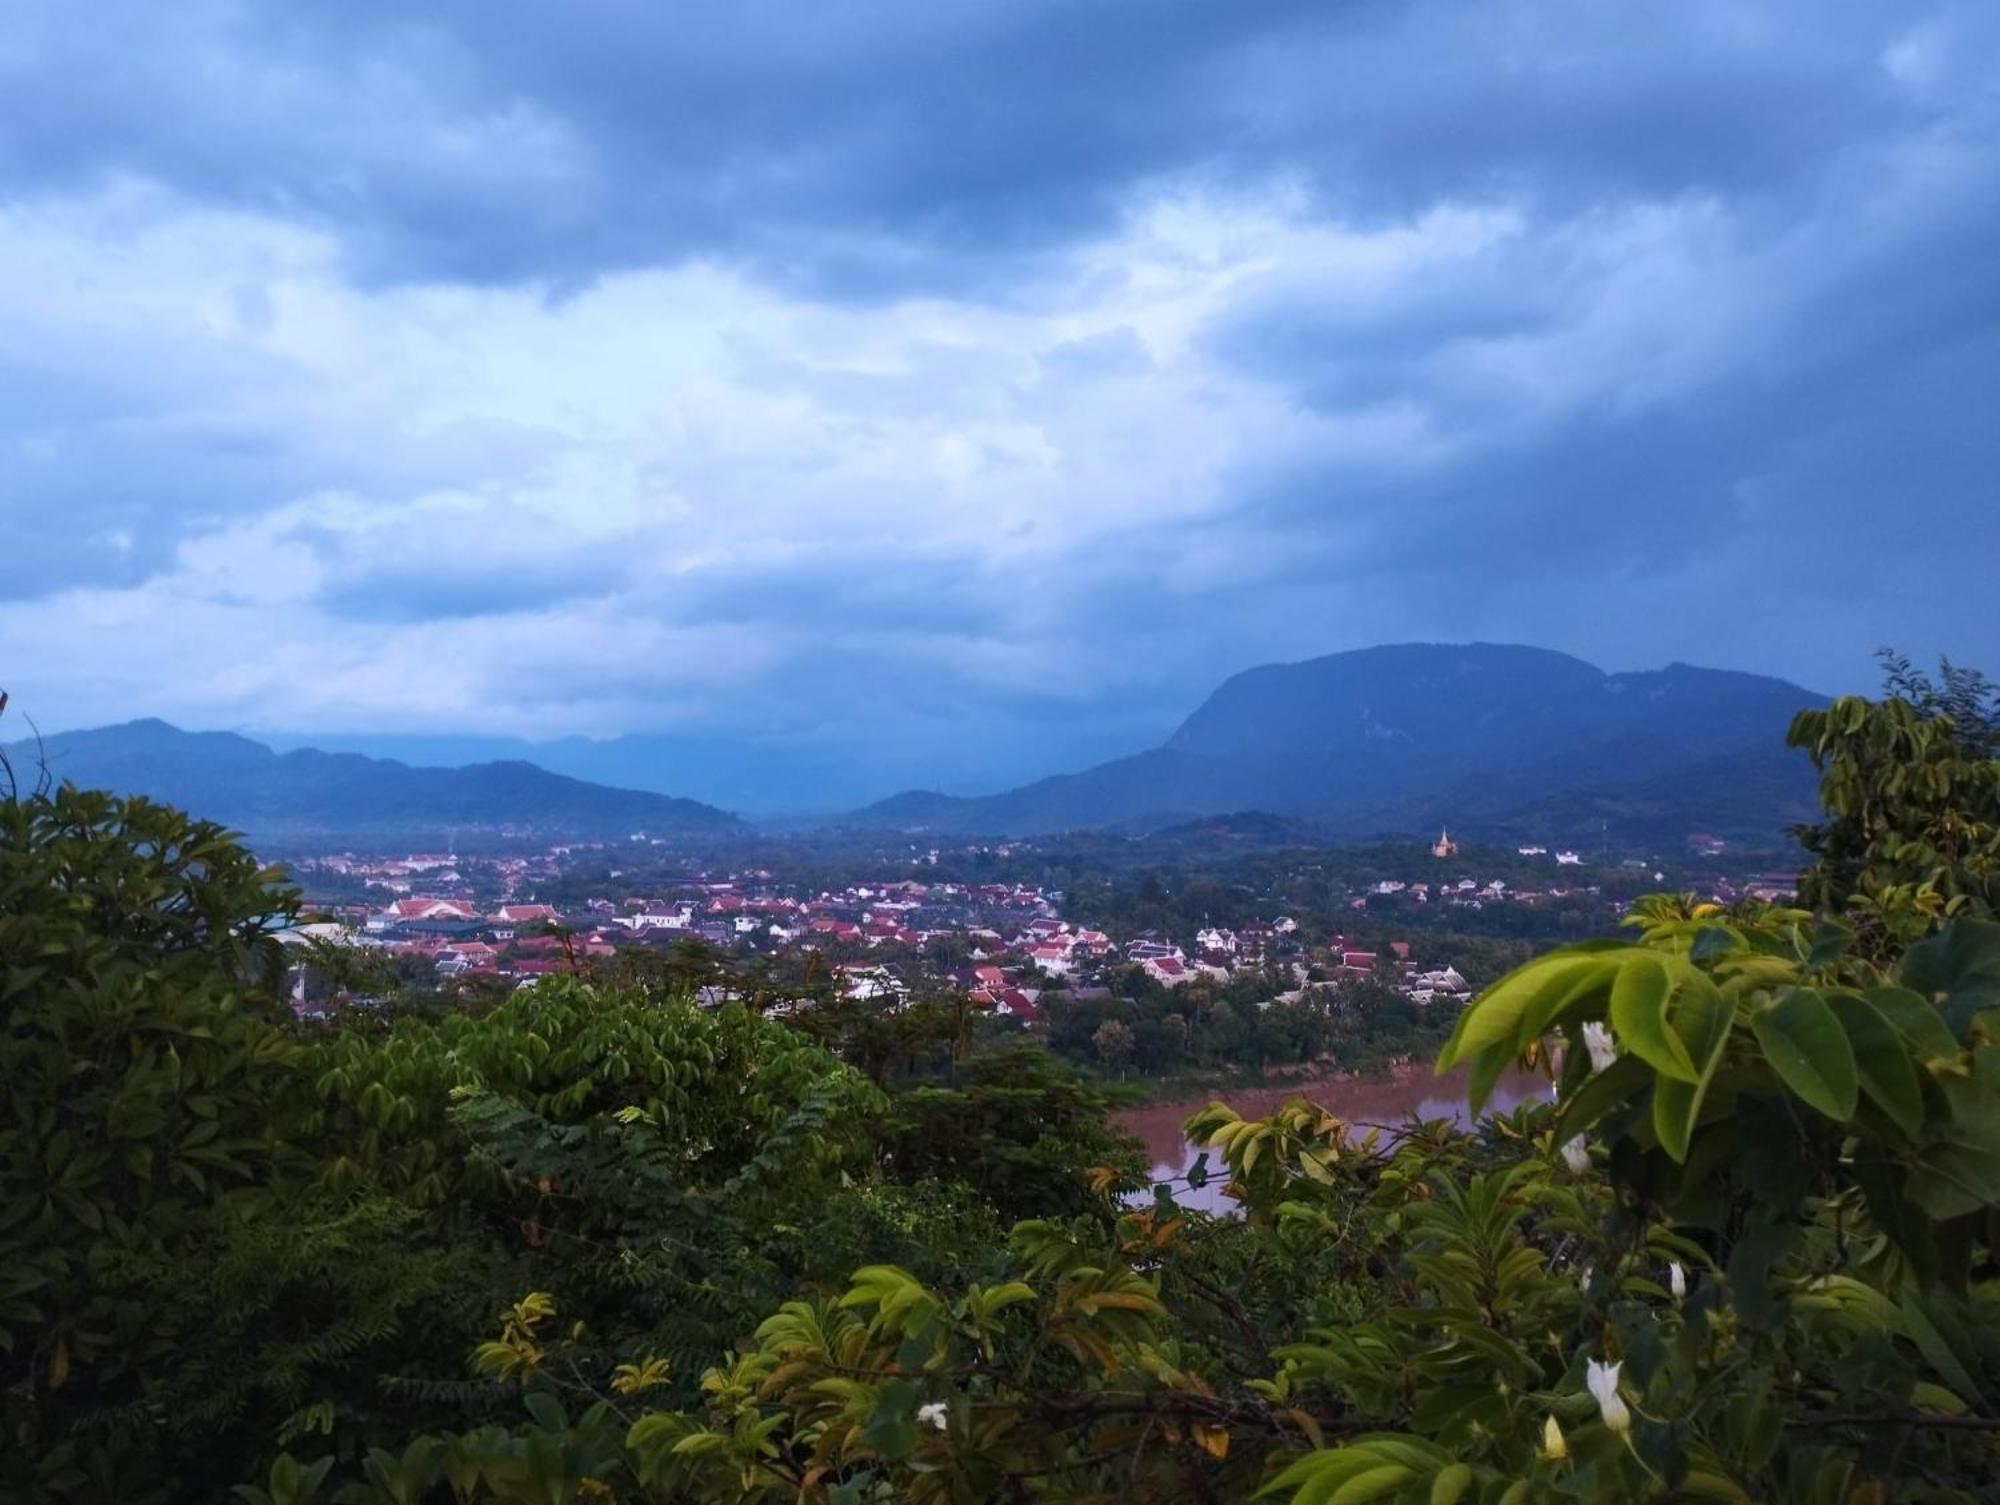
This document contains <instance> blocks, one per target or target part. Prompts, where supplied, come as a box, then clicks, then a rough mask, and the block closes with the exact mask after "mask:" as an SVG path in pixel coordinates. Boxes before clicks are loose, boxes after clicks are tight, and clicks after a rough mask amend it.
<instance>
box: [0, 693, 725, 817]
mask: <svg viewBox="0 0 2000 1505" xmlns="http://www.w3.org/2000/svg"><path fill="white" fill-rule="evenodd" d="M8 751H9V754H10V755H11V756H12V758H13V760H14V763H15V766H16V768H17V769H20V770H25V769H27V768H28V767H30V766H32V761H33V759H34V757H35V756H36V749H35V747H34V745H33V744H32V743H15V744H14V745H13V746H12V747H11V748H9V749H8ZM41 752H42V755H44V756H46V758H47V760H48V765H49V769H50V772H51V773H53V774H54V775H55V777H56V778H58V779H67V780H69V781H70V782H71V783H74V784H77V785H80V786H83V787H86V788H99V789H111V790H115V791H117V792H118V793H121V794H144V795H149V796H151V797H152V798H154V799H158V800H162V801H165V802H167V803H169V804H173V805H178V806H180V807H181V808H182V809H185V810H187V811H189V812H190V813H191V814H194V815H198V816H201V817H203V818H205V819H208V820H214V821H218V822H220V823H221V824H223V825H226V826H230V827H232V828H234V829H236V830H239V831H243V832H245V833H246V834H248V835H249V836H250V837H251V838H252V839H254V840H258V841H262V842H285V841H298V840H305V839H326V840H339V841H355V840H366V839H371V838H380V839H384V840H388V839H395V840H402V841H415V842H424V843H429V842H442V841H445V840H470V841H477V840H479V839H480V838H481V837H494V836H502V835H507V836H514V835H536V836H547V837H550V838H556V839H560V838H564V837H568V838H575V839H606V838H622V837H626V836H629V835H631V834H632V833H634V832H640V831H643V832H645V833H646V834H647V835H649V836H673V837H679V838H685V837H727V836H735V835H741V834H743V833H744V832H746V831H747V830H748V829H749V828H748V827H747V826H745V825H744V823H743V822H742V821H740V820H738V819H737V818H736V817H735V816H733V815H731V814H729V813H728V812H726V811H723V810H718V809H716V808H715V807H714V806H712V805H704V804H700V803H697V802H696V801H694V800H685V799H676V798H674V797H673V796H671V795H664V794H649V793H644V792H641V791H639V790H633V789H611V788H607V787H605V786H604V785H602V784H589V783H585V782H583V781H582V780H580V779H572V778H565V777H564V776H563V775H561V774H555V773H550V772H548V771H547V770H546V769H542V768H537V767H536V766H535V765H534V764H532V763H523V762H517V761H507V762H496V763H479V764H474V765H472V766H470V767H465V768H412V767H410V766H409V765H407V764H404V763H398V762H395V761H394V760H392V759H387V758H367V757H362V756H360V755H359V754H356V753H327V752H320V751H317V750H315V749H312V748H301V749H298V750H296V751H293V752H287V753H278V752H273V751H272V750H271V749H270V748H268V747H266V746H264V744H263V743H261V742H253V741H251V740H250V739H249V738H247V737H239V736H237V735H236V734H235V733H233V732H185V731H182V730H180V729H179V728H178V727H174V726H170V725H168V724H167V723H166V722H164V721H153V720H148V721H131V722H127V723H125V724H124V725H122V726H106V727H98V728H96V729H94V730H90V731H76V732H63V733H59V734H58V735H55V736H52V737H49V738H47V739H46V740H45V741H44V743H43V745H42V749H41Z"/></svg>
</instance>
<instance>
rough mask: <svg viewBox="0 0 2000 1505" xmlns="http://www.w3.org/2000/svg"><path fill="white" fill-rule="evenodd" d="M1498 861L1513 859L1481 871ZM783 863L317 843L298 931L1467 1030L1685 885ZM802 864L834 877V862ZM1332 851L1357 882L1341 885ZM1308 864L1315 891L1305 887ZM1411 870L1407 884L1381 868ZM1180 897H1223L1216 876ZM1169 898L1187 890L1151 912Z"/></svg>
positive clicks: (520, 969) (920, 860) (1011, 851)
mask: <svg viewBox="0 0 2000 1505" xmlns="http://www.w3.org/2000/svg"><path fill="white" fill-rule="evenodd" d="M1708 855H1712V854H1708ZM814 856H815V857H817V856H818V854H814ZM1308 857H1310V858H1311V859H1312V860H1311V861H1310V862H1308V861H1306V858H1308ZM1058 858H1059V859H1060V860H1059V861H1058ZM1481 859H1485V860H1488V861H1490V862H1492V863H1493V864H1495V865H1496V866H1497V867H1498V868H1500V869H1502V870H1503V871H1501V872H1499V873H1497V874H1496V875H1494V876H1487V875H1486V874H1485V873H1483V872H1479V871H1469V872H1468V871H1465V869H1467V867H1468V865H1470V866H1471V867H1472V868H1474V869H1476V868H1477V867H1478V866H1479V863H1480V861H1481ZM783 862H784V859H783V857H782V856H778V857H774V856H773V855H772V854H771V853H769V852H760V853H759V854H758V856H757V859H756V860H755V862H754V863H742V864H728V863H716V862H713V861H709V860H697V859H695V858H691V857H678V856H676V855H674V854H673V853H672V851H671V850H670V849H668V848H667V847H666V844H664V843H660V842H656V841H654V840H652V839H649V838H646V837H644V836H635V837H633V838H632V839H631V841H630V842H628V843H627V844H625V845H624V846H623V847H621V846H618V845H615V844H595V845H575V844H572V845H560V846H554V847H550V848H547V849H545V850H541V851H537V852H532V853H520V854H513V855H502V856H493V855H490V854H482V855H478V856H472V855H465V856H461V855H456V854H451V853H428V854H423V853H417V854H401V855H394V856H384V855H372V856H371V855H359V854H355V853H337V854H318V855H311V856H304V857H301V858H299V859H298V860H296V861H295V862H294V863H293V864H292V865H291V867H292V872H293V875H294V877H295V879H296V880H297V881H299V882H300V883H302V885H303V886H304V889H305V892H306V895H307V898H308V901H309V902H310V903H312V904H313V906H314V907H315V910H316V912H317V915H318V916H319V918H318V919H317V920H316V922H315V923H312V924H309V925H306V926H303V927H301V928H300V930H299V931H297V932H295V933H294V934H293V935H292V936H291V939H293V940H296V941H301V942H314V943H318V944H319V945H321V946H332V947H337V948H345V949H349V950H353V951H358V952H365V953H371V954H373V955H375V956H377V957H380V958H382V959H384V960H387V961H390V962H392V963H393V964H394V970H395V974H396V976H397V977H398V978H400V979H401V981H402V982H403V983H404V984H406V985H411V986H415V987H419V988H431V989H440V988H441V989H452V988H461V989H465V988H476V989H483V990H487V991H498V990H506V989H511V988H519V987H524V986H528V985H531V984H532V983H534V982H535V981H536V980H538V979H540V978H543V977H547V976H551V975H556V974H561V973H565V972H588V971H593V970H606V971H608V970H614V969H615V968H616V967H617V966H618V964H619V963H620V962H621V961H624V962H632V961H635V960H643V959H645V958H648V957H652V958H662V957H669V956H671V957H678V958H681V959H683V960H689V959H699V960H703V961H705V962H706V964H707V969H706V970H705V971H700V972H698V973H697V974H695V975H698V976H700V977H702V978H706V979H709V980H708V981H707V982H706V983H705V984H704V986H703V989H702V996H703V997H704V998H706V999H708V1000H710V1001H713V1000H716V999H719V998H721V997H724V996H727V994H728V993H729V992H730V991H731V990H730V987H729V984H728V979H729V978H730V977H731V976H741V975H744V974H745V972H746V971H748V972H754V974H755V975H756V976H758V977H759V978H760V979H762V980H763V982H764V984H765V985H766V989H767V997H770V998H773V999H774V1000H775V1001H774V1002H772V1003H771V1004H770V1006H771V1007H773V1008H775V1009H776V1010H778V1011H781V1012H788V1011H795V1010H797V1009H799V1008H802V1007H805V1006H808V1001H809V999H810V998H812V997H815V996H817V997H827V996H832V997H837V998H842V999H846V1000H850V1001H853V1002H856V1003H861V1004H868V1005H872V1006H873V1007H875V1008H876V1009H879V1010H881V1011H884V1012H894V1011H896V1010H899V1009H902V1008H904V1007H907V1006H908V1005H909V1004H910V1003H912V1002H913V1001H916V1000H922V999H937V998H942V997H947V996H949V997H953V998H956V999H960V1000H963V1002H964V1003H965V1004H967V1005H969V1006H970V1007H971V1008H972V1009H973V1010H975V1011H976V1012H977V1013H978V1014H979V1015H980V1016H982V1017H984V1018H987V1019H989V1020H992V1021H995V1022H996V1024H999V1022H1002V1021H1004V1025H1000V1027H1001V1028H1004V1029H1009V1030H1013V1031H1023V1030H1025V1031H1028V1032H1036V1031H1038V1030H1043V1029H1045V1027H1046V1025H1047V1023H1048V1020H1047V1019H1046V1018H1045V1014H1046V1011H1047V1009H1048V1008H1050V1007H1051V1006H1052V1005H1056V1004H1065V1005H1090V1004H1095V1003H1104V1002H1106V1001H1108V1000H1113V999H1134V998H1147V997H1151V998H1156V999H1157V998H1164V997H1171V996H1174V995H1177V994H1179V993H1181V992H1182V991H1186V992H1187V993H1188V995H1189V996H1190V997H1196V996H1204V997H1205V996H1208V995H1211V994H1212V995H1219V996H1227V997H1228V998H1230V999H1231V1000H1232V1001H1235V1002H1237V1003H1241V1004H1244V1005H1246V1006H1251V1007H1254V1008H1256V1009H1259V1010H1263V1009H1268V1008H1271V1007H1272V1006H1274V1005H1288V1006H1297V1005H1299V1004H1301V1003H1302V1002H1304V1001H1311V1000H1314V999H1318V1000H1320V1001H1323V1002H1324V1001H1327V1000H1331V999H1333V998H1335V997H1336V996H1345V997H1348V998H1350V999H1352V998H1357V997H1358V998H1363V999H1374V1000H1377V1001H1378V1002H1379V1001H1380V1000H1383V999H1385V998H1387V997H1389V996H1391V995H1394V996H1396V997H1399V998H1400V999H1401V1000H1404V1001H1405V1002H1407V1003H1408V1004H1409V1005H1413V1006H1415V1007H1416V1008H1417V1009H1419V1010H1423V1011H1425V1012H1426V1013H1429V1014H1432V1015H1433V1016H1434V1017H1435V1018H1437V1019H1439V1020H1441V1021H1442V1022H1444V1023H1448V1022H1449V1019H1450V1018H1451V1017H1452V1016H1454V1015H1455V1013H1456V1010H1457V1008H1458V1007H1459V1006H1460V1005H1462V1004H1463V1003H1464V1002H1465V1001H1467V1000H1468V999H1469V998H1470V997H1471V996H1472V994H1473V992H1474V991H1475V990H1476V988H1478V987H1480V986H1483V985H1484V984H1485V983H1486V982H1488V981H1491V980H1492V979H1493V978H1494V977H1495V976H1497V975H1499V973H1500V972H1501V971H1503V970H1505V968H1506V967H1507V966H1510V965H1513V964H1515V963H1517V962H1518V961H1519V960H1521V959H1524V958H1525V957H1526V956H1527V955H1530V954H1532V952H1533V951H1534V950H1536V949H1540V943H1545V942H1546V941H1548V940H1551V939H1555V938H1559V937H1561V936H1563V935H1566V934H1573V933H1579V932H1582V933H1588V932H1604V931H1608V930H1610V929H1611V928H1613V927H1614V926H1615V925H1616V923H1617V920H1618V918H1619V916H1620V914H1621V913H1622V912H1623V908H1624V904H1625V898H1626V896H1628V895H1629V894H1631V893H1636V892H1639V891H1641V890H1643V889H1645V888H1648V887H1654V886H1657V880H1659V879H1662V878H1664V877H1665V874H1664V873H1662V872H1660V871H1659V870H1657V869H1655V868H1654V867H1652V866H1651V865H1650V864H1648V863H1644V862H1637V863H1635V862H1632V861H1630V860H1627V861H1626V862H1624V863H1622V864H1620V865H1618V866H1615V867H1612V868H1602V867H1599V866H1593V865H1591V864H1588V863H1586V862H1585V861H1584V860H1583V859H1582V858H1581V857H1579V855H1578V854H1577V853H1575V852H1573V851H1570V850H1567V849H1557V850H1553V851H1551V850H1550V849H1548V848H1547V847H1543V846H1539V845H1534V844H1528V845H1523V846H1520V847H1518V848H1515V849H1513V850H1511V851H1501V852H1493V853H1486V852H1472V853H1468V852H1464V851H1461V849H1460V846H1459V844H1458V843H1457V842H1456V841H1455V840H1453V839H1452V838H1451V837H1450V836H1449V834H1448V833H1441V834H1440V836H1439V838H1438V840H1437V841H1436V842H1435V843H1432V844H1430V845H1429V846H1428V847H1427V848H1426V847H1422V846H1416V845H1414V844H1413V845H1412V846H1410V847H1408V848H1406V849H1393V848H1392V849H1390V850H1389V851H1388V852H1387V853H1386V854H1384V853H1377V854H1376V856H1375V857H1374V858H1372V859H1371V860H1368V861H1364V862H1352V863H1349V862H1343V861H1342V858H1341V854H1340V853H1338V852H1316V853H1309V854H1301V855H1300V857H1299V859H1298V860H1297V862H1296V863H1295V864H1294V866H1292V867H1281V868H1279V869H1278V870H1277V872H1278V874H1279V876H1276V877H1273V876H1271V875H1270V874H1269V873H1268V872H1267V873H1264V874H1263V876H1262V878H1261V881H1260V882H1254V883H1247V884H1246V883H1237V884H1234V885H1231V887H1230V889H1229V891H1228V893H1227V895H1226V898H1227V900H1228V905H1227V907H1228V908H1230V909H1231V910H1232V911H1233V912H1232V913H1231V914H1229V915H1227V916H1221V915H1216V914H1213V913H1210V912H1209V911H1208V910H1207V909H1206V908H1204V909H1203V910H1202V911H1201V912H1198V913H1189V912H1188V911H1187V910H1186V908H1185V907H1177V906H1175V904H1174V902H1173V898H1174V896H1173V887H1172V875H1171V874H1170V875H1169V877H1168V879H1167V880H1163V879H1162V878H1161V877H1160V876H1158V875H1157V874H1150V875H1148V876H1147V877H1145V878H1144V879H1132V880H1127V879H1121V878H1119V877H1117V876H1107V877H1103V878H1100V879H1097V880H1095V881H1092V882H1087V883H1080V884H1079V885H1078V888H1077V890H1076V891H1072V890H1071V889H1068V888H1065V887H1059V886H1055V885H1054V884H1053V883H1051V882H1050V881H1048V880H1047V878H1046V876H1045V870H1047V869H1049V868H1051V867H1054V866H1060V867H1062V868H1063V869H1064V870H1065V871H1069V872H1071V873H1072V874H1074V873H1075V872H1076V871H1077V869H1078V868H1079V866H1082V867H1085V868H1086V869H1087V868H1088V867H1089V864H1088V863H1082V864H1079V862H1078V860H1077V859H1076V858H1075V856H1074V854H1072V853H1058V852H1056V851H1054V850H1053V849H1052V846H1051V844H1040V845H1038V844H1035V843H1029V842H1012V843H1006V844H999V845H989V844H977V843H974V844H968V845H965V846H963V847H959V848H955V849H949V850H940V849H939V848H936V847H925V846H921V845H918V844H906V846H905V847H903V848H900V849H897V850H894V851H879V852H870V853H868V854H866V856H865V857H860V858H856V857H852V856H849V857H848V858H846V859H845V861H844V863H835V864H834V866H836V867H839V866H845V867H846V868H847V869H849V870H852V871H855V872H858V873H860V874H862V876H854V877H850V878H848V879H847V881H807V880H806V879H805V878H804V877H803V876H788V875H787V874H786V872H785V871H784V866H783V865H781V864H783ZM774 865H775V866H774ZM789 865H790V866H792V867H795V868H797V869H799V870H800V872H801V873H804V872H806V871H808V870H811V871H814V872H815V873H816V875H820V876H823V873H821V871H820V870H823V869H824V868H825V867H826V866H827V863H826V861H825V860H824V859H823V858H820V859H819V860H808V859H805V858H799V859H795V860H793V861H792V862H791V863H790V864H789ZM1329 866H1331V867H1334V868H1341V869H1345V870H1346V874H1345V876H1336V877H1333V878H1328V877H1327V876H1326V875H1327V870H1328V868H1329ZM1307 869H1309V870H1310V872H1311V873H1312V874H1313V875H1314V878H1315V882H1314V884H1313V886H1312V887H1311V888H1310V890H1307V889H1305V888H1303V887H1301V885H1300V884H1299V883H1298V882H1297V881H1296V880H1297V879H1298V878H1299V876H1300V873H1301V871H1303V870H1307ZM1389 869H1398V870H1400V871H1402V872H1403V873H1404V874H1405V876H1397V877H1391V876H1381V875H1380V874H1382V873H1384V872H1385V871H1387V870H1389ZM899 870H900V874H902V875H898V871H899ZM976 870H988V871H991V872H992V873H994V874H995V875H996V876H992V877H985V878H981V877H979V876H975V875H974V873H975V871H976ZM1445 870H1448V873H1447V871H1445ZM1072 881H1074V880H1072ZM1699 881H1700V885H1701V892H1702V893H1703V894H1704V895H1705V896H1706V897H1711V898H1714V899H1717V900H1719V901H1722V902H1728V901H1731V900H1733V899H1736V898H1739V897H1743V896H1746V895H1747V896H1753V897H1762V898H1766V899H1775V898H1779V897H1782V896H1783V895H1784V894H1785V893H1787V892H1788V891H1789V888H1790V884H1791V875H1790V874H1783V873H1780V874H1763V873H1750V874H1746V875H1743V876H1739V877H1735V878H1731V877H1727V876H1724V875H1723V874H1722V873H1721V872H1720V871H1719V870H1718V871H1710V872H1707V873H1704V874H1703V875H1701V877H1700V879H1699ZM1211 886H1213V885H1211ZM1180 891H1181V895H1182V897H1183V898H1184V899H1186V900H1187V902H1189V903H1201V904H1206V903H1207V900H1206V899H1205V898H1204V897H1203V896H1204V894H1205V892H1206V891H1205V890H1203V889H1202V888H1201V886H1200V884H1199V883H1198V882H1182V883H1181V885H1180ZM1149 895H1157V896H1158V897H1159V898H1160V899H1161V900H1162V901H1163V902H1162V903H1161V904H1158V905H1155V906H1154V907H1152V908H1148V907H1147V902H1146V901H1147V899H1148V897H1149ZM1217 907H1222V906H1221V904H1220V902H1219V901H1218V903H1217ZM311 971H312V969H311V968H310V967H307V966H303V965H302V966H301V967H299V968H298V969H297V972H296V975H295V979H294V989H293V994H294V1001H295V1007H296V1008H297V1009H298V1010H299V1011H300V1012H302V1013H310V1014H318V1013H325V1012H327V1011H329V1010H330V1009H333V1008H334V1007H336V1006H338V1005H343V1004H345V1005H350V1006H351V1005H355V1004H357V1003H358V1004H360V1005H362V1006H366V1004H367V1002H368V999H367V997H366V996H365V994H362V995H357V994H355V993H354V992H352V991H349V992H348V993H346V994H345V995H342V994H340V993H339V991H338V990H337V989H332V988H329V987H327V986H325V985H323V984H317V983H313V982H309V974H310V973H311ZM815 983H816V984H817V986H816V987H815V986H814V984H815ZM1364 985H1365V987H1364Z"/></svg>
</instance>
